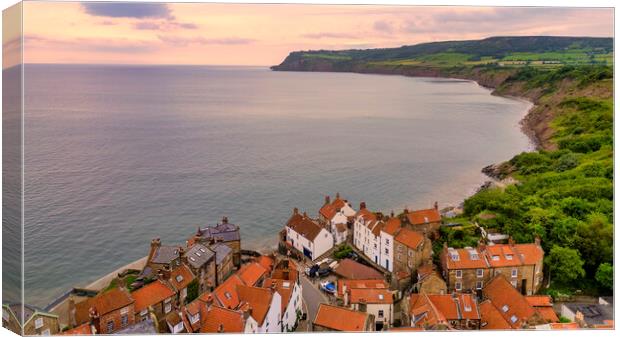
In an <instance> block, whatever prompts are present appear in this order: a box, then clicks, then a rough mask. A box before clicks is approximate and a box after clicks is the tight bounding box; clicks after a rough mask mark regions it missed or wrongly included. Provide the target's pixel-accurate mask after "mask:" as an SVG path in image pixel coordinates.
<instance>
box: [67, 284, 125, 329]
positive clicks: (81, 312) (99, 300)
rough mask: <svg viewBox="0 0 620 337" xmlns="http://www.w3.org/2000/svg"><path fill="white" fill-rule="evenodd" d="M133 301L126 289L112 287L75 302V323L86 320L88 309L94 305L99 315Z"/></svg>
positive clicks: (87, 319) (87, 318)
mask: <svg viewBox="0 0 620 337" xmlns="http://www.w3.org/2000/svg"><path fill="white" fill-rule="evenodd" d="M132 303H134V299H133V298H132V297H131V296H130V295H129V293H128V292H127V291H126V290H121V289H119V288H114V289H111V290H108V291H105V292H103V293H100V294H98V295H97V296H95V297H91V298H89V299H87V300H85V301H82V302H79V303H76V304H75V320H76V323H77V324H82V323H85V322H88V321H89V320H90V319H89V317H88V310H89V309H90V307H95V308H96V309H97V312H98V313H99V315H105V314H107V313H110V312H112V311H114V310H118V309H120V308H124V307H126V306H129V305H131V304H132Z"/></svg>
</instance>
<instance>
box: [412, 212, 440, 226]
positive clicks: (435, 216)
mask: <svg viewBox="0 0 620 337" xmlns="http://www.w3.org/2000/svg"><path fill="white" fill-rule="evenodd" d="M406 216H407V220H409V223H411V224H412V225H422V224H426V223H431V222H439V221H441V215H440V214H439V211H438V210H436V209H434V208H430V209H422V210H418V211H413V212H409V213H407V215H406Z"/></svg>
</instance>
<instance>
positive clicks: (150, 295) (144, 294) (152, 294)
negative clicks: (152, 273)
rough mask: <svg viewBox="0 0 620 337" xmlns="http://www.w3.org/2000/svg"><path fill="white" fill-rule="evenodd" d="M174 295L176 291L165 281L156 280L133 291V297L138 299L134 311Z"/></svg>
mask: <svg viewBox="0 0 620 337" xmlns="http://www.w3.org/2000/svg"><path fill="white" fill-rule="evenodd" d="M174 295H175V294H174V291H173V290H172V289H170V288H169V287H168V286H167V285H166V284H165V283H164V282H162V281H161V280H155V281H153V282H151V283H149V284H147V285H145V286H143V287H142V288H140V289H138V290H136V291H134V292H132V293H131V297H133V299H134V300H135V301H136V302H135V303H134V311H135V312H140V311H142V310H144V309H146V308H148V307H149V306H151V305H155V304H157V303H160V302H163V301H164V300H165V299H167V298H170V297H173V296H174Z"/></svg>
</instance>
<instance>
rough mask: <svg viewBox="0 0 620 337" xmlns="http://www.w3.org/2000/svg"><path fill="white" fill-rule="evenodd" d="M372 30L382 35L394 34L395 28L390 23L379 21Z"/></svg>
mask: <svg viewBox="0 0 620 337" xmlns="http://www.w3.org/2000/svg"><path fill="white" fill-rule="evenodd" d="M372 28H373V29H374V30H376V31H378V32H381V33H388V34H389V33H392V32H393V31H394V26H393V25H392V23H391V22H389V21H384V20H378V21H375V23H374V24H373V25H372Z"/></svg>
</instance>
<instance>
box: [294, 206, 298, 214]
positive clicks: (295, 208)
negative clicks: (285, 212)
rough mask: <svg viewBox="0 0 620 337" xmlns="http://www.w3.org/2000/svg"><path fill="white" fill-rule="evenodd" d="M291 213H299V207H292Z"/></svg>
mask: <svg viewBox="0 0 620 337" xmlns="http://www.w3.org/2000/svg"><path fill="white" fill-rule="evenodd" d="M293 214H295V215H297V214H299V209H297V207H293Z"/></svg>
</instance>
